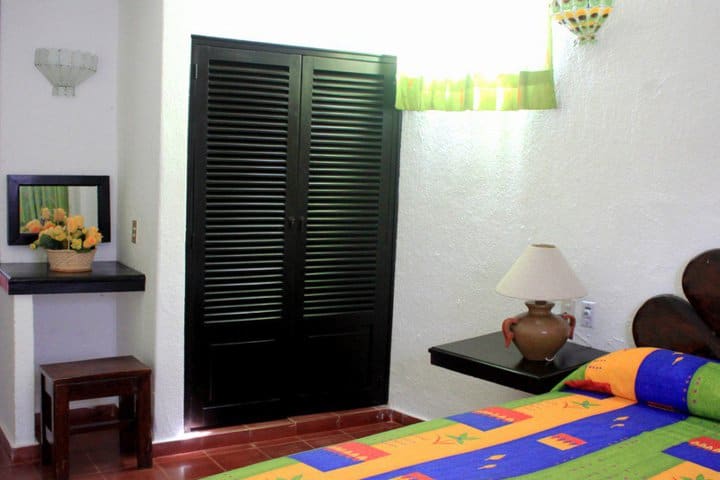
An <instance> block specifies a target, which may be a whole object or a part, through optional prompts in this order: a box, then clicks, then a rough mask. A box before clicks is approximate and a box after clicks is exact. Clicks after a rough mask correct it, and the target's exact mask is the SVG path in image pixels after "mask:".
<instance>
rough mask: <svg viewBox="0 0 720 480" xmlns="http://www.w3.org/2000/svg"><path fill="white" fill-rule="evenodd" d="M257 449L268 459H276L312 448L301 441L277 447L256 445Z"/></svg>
mask: <svg viewBox="0 0 720 480" xmlns="http://www.w3.org/2000/svg"><path fill="white" fill-rule="evenodd" d="M257 448H258V449H259V450H260V451H261V452H263V453H264V454H265V455H267V456H268V457H270V458H278V457H284V456H287V455H292V454H293V453H298V452H304V451H306V450H310V449H311V448H312V447H311V446H310V445H309V444H307V443H305V442H303V441H302V440H301V441H296V442H289V443H281V444H277V445H265V446H261V445H258V447H257Z"/></svg>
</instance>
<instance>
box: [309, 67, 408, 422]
mask: <svg viewBox="0 0 720 480" xmlns="http://www.w3.org/2000/svg"><path fill="white" fill-rule="evenodd" d="M394 75H395V68H394V65H389V64H382V63H370V62H363V61H353V60H340V59H331V58H321V57H307V56H306V57H304V58H303V99H302V109H301V112H302V120H301V132H302V134H301V159H302V161H303V162H304V165H303V166H304V168H303V169H302V171H303V172H304V173H305V178H304V181H303V183H304V185H305V187H306V188H307V197H306V205H305V212H304V214H305V217H306V219H307V220H306V223H305V224H304V225H303V226H304V227H305V228H304V230H305V233H306V238H305V251H304V258H303V260H302V264H303V269H302V272H300V274H301V277H302V282H301V283H302V285H303V288H302V291H301V295H302V298H301V319H300V321H299V325H298V343H297V357H296V359H297V361H296V363H295V365H296V366H297V368H298V372H299V373H298V375H297V376H296V379H297V380H298V383H297V385H296V395H297V397H296V398H297V400H296V402H297V404H298V405H300V406H301V408H304V409H305V410H306V411H307V410H318V411H320V410H327V409H338V408H352V407H356V406H367V405H377V404H379V403H384V402H386V401H387V386H388V365H389V352H390V333H391V332H390V318H391V303H392V302H391V288H392V272H393V264H392V262H393V256H394V255H393V249H394V247H393V242H394V240H393V239H394V224H395V220H394V216H395V210H396V199H395V195H396V194H395V191H396V187H395V185H396V182H397V172H396V168H397V162H396V161H395V160H394V159H395V158H396V155H397V152H396V150H395V149H396V147H397V140H396V138H397V129H396V128H397V115H398V114H397V112H396V111H395V110H394V108H393V104H394Z"/></svg>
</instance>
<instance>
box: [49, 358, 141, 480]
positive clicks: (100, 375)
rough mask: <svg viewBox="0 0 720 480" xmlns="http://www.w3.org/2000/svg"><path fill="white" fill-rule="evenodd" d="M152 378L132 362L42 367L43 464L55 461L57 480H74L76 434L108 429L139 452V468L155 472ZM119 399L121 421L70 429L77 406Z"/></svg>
mask: <svg viewBox="0 0 720 480" xmlns="http://www.w3.org/2000/svg"><path fill="white" fill-rule="evenodd" d="M150 373H151V369H150V368H149V367H148V366H147V365H145V364H143V363H141V362H140V361H139V360H138V359H136V358H135V357H130V356H127V357H109V358H96V359H92V360H82V361H78V362H64V363H51V364H47V365H40V386H41V387H40V388H41V392H42V393H41V403H42V406H41V420H40V431H41V438H42V460H43V463H45V464H48V463H51V461H54V463H55V475H56V477H57V480H66V479H67V478H68V473H69V465H68V452H69V437H70V434H71V433H79V432H85V431H89V430H95V429H99V428H106V427H117V426H119V427H120V446H121V449H122V450H123V451H126V452H127V451H131V450H132V448H133V446H134V447H135V453H136V455H137V463H138V468H148V467H152V419H151V413H150ZM116 395H117V396H119V397H120V404H119V415H118V417H119V418H118V420H116V421H110V422H100V423H97V424H90V425H78V426H73V427H70V426H69V425H68V412H69V409H70V402H71V401H73V400H87V399H89V398H101V397H110V396H116ZM49 433H52V442H51V441H50V439H49V438H48V436H49V435H48V434H49Z"/></svg>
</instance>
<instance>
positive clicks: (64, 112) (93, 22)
mask: <svg viewBox="0 0 720 480" xmlns="http://www.w3.org/2000/svg"><path fill="white" fill-rule="evenodd" d="M0 10H1V11H2V15H1V16H0V106H1V108H0V176H1V177H2V181H0V211H2V212H3V213H2V215H0V231H2V240H1V241H0V261H2V262H44V261H45V253H44V252H43V251H31V250H30V249H29V248H27V247H26V246H8V245H7V242H6V240H5V239H6V238H7V234H6V228H7V224H6V221H7V215H6V213H5V212H6V208H7V205H6V198H7V192H6V182H5V176H6V175H8V174H38V175H52V174H56V175H57V174H67V175H73V174H78V175H109V176H110V185H111V208H112V212H111V215H112V224H111V228H112V229H113V230H115V229H116V226H117V223H116V221H115V218H116V215H117V201H116V199H117V197H116V195H115V187H116V180H117V174H116V173H117V148H118V144H117V133H116V108H117V95H116V92H117V65H116V64H117V44H118V29H117V0H64V1H62V2H49V1H47V0H2V1H1V2H0ZM38 47H51V48H70V49H78V50H85V51H90V52H93V53H95V54H97V55H98V57H99V61H98V71H97V73H96V74H95V75H93V76H92V77H90V78H89V79H88V80H86V81H85V82H84V83H82V84H80V85H79V86H78V87H77V89H76V97H71V98H68V97H54V96H52V94H51V91H52V86H51V85H50V83H49V82H48V81H47V80H46V79H45V77H43V75H42V74H41V73H40V72H39V71H38V70H37V69H36V68H35V66H34V63H33V61H34V52H35V48H38ZM114 234H115V232H113V237H115V235H114ZM116 245H117V243H116V242H112V243H108V244H104V245H101V246H100V247H99V249H98V253H97V256H96V260H114V259H115V257H116ZM9 301H10V299H9V298H8V297H7V296H5V295H0V302H9ZM78 302H81V304H82V308H81V309H78ZM34 314H35V342H36V349H35V353H36V354H35V365H38V364H41V363H47V362H52V361H60V360H71V359H80V358H92V357H97V356H109V355H114V354H115V353H116V336H115V331H116V315H115V299H114V296H113V295H101V296H96V297H92V298H90V297H83V296H80V297H77V296H62V295H61V296H53V295H46V296H41V297H37V298H36V301H35V306H34ZM30 331H31V332H32V329H31V330H30ZM35 377H36V381H37V372H36V375H35ZM23 408H24V406H23ZM28 408H32V405H30V407H28ZM21 441H22V439H21ZM29 441H31V442H32V439H30V440H29Z"/></svg>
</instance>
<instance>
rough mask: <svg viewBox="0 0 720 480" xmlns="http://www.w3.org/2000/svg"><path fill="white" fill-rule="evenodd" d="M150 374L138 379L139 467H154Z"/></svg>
mask: <svg viewBox="0 0 720 480" xmlns="http://www.w3.org/2000/svg"><path fill="white" fill-rule="evenodd" d="M150 403H151V402H150V375H149V374H148V375H143V376H142V377H140V379H139V380H138V389H137V404H136V408H135V418H136V425H135V430H136V432H137V444H136V445H137V452H136V453H137V463H138V468H150V467H152V414H151V405H150Z"/></svg>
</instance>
